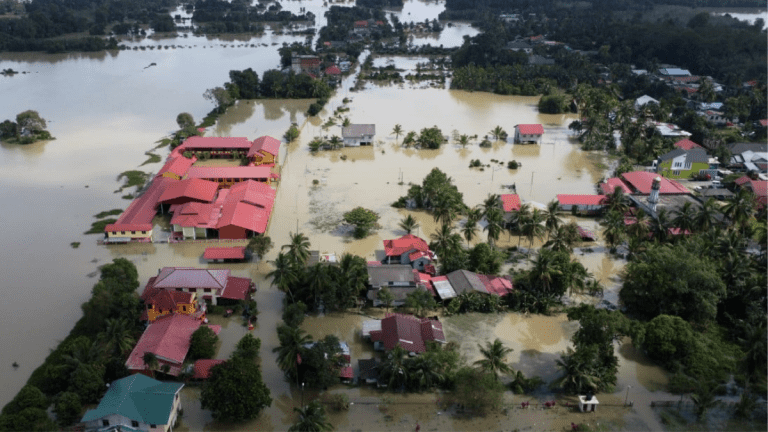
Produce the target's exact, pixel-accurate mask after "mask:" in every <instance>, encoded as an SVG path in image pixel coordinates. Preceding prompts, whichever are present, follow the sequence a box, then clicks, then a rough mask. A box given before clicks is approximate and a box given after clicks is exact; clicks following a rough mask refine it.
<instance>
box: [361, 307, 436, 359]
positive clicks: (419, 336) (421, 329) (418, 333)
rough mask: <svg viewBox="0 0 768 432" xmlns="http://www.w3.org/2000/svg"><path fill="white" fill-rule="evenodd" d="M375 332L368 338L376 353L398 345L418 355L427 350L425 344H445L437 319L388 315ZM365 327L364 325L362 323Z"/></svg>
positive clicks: (372, 331) (364, 324)
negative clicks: (432, 342)
mask: <svg viewBox="0 0 768 432" xmlns="http://www.w3.org/2000/svg"><path fill="white" fill-rule="evenodd" d="M374 321H378V322H379V323H380V327H379V326H378V325H375V326H373V327H379V328H380V330H379V329H377V330H371V331H370V333H369V337H370V339H371V341H373V343H374V349H376V350H378V351H390V350H392V349H394V348H395V347H396V346H398V345H400V346H401V347H403V348H404V349H405V350H406V351H408V352H412V353H416V354H420V353H423V352H425V351H426V350H427V342H429V341H434V342H438V343H446V340H445V334H444V333H443V323H441V322H440V321H439V320H437V319H427V318H417V317H415V316H413V315H403V314H396V313H389V314H387V315H386V317H385V318H384V319H382V320H374ZM363 326H364V327H365V326H366V323H363Z"/></svg>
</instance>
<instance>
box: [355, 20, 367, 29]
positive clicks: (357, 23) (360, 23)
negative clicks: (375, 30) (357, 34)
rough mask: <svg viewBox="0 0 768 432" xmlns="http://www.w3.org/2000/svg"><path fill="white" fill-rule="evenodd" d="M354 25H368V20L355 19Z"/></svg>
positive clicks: (357, 26) (358, 26)
mask: <svg viewBox="0 0 768 432" xmlns="http://www.w3.org/2000/svg"><path fill="white" fill-rule="evenodd" d="M354 27H355V28H365V27H368V21H363V20H361V21H355V23H354Z"/></svg>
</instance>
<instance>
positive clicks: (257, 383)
mask: <svg viewBox="0 0 768 432" xmlns="http://www.w3.org/2000/svg"><path fill="white" fill-rule="evenodd" d="M200 404H201V405H202V407H203V409H207V410H211V414H212V415H213V418H214V419H216V420H220V421H243V420H250V419H253V418H256V417H258V416H259V414H260V413H261V411H262V410H263V409H264V408H267V407H269V406H271V405H272V397H271V395H270V392H269V388H268V387H267V386H266V384H264V381H263V379H262V376H261V368H259V366H258V364H257V363H256V362H255V361H253V360H250V359H246V358H244V357H240V356H235V357H233V358H231V359H229V360H227V361H226V362H224V363H221V364H218V365H216V366H214V367H213V368H212V369H211V376H210V378H208V380H207V381H206V382H205V384H203V390H202V392H201V393H200Z"/></svg>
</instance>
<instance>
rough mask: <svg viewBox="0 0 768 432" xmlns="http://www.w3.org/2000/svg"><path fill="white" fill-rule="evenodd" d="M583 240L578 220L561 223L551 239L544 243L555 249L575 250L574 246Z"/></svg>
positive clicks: (545, 245)
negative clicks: (577, 223) (578, 227)
mask: <svg viewBox="0 0 768 432" xmlns="http://www.w3.org/2000/svg"><path fill="white" fill-rule="evenodd" d="M580 240H581V236H580V235H579V231H578V229H577V225H576V222H570V223H568V224H565V225H561V226H560V227H558V228H555V230H554V231H553V232H552V235H551V237H550V238H549V241H547V243H545V244H544V247H548V248H550V249H552V250H554V251H566V252H569V253H570V252H573V246H574V245H575V244H577V243H578V242H579V241H580Z"/></svg>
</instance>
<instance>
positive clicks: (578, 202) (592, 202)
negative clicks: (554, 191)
mask: <svg viewBox="0 0 768 432" xmlns="http://www.w3.org/2000/svg"><path fill="white" fill-rule="evenodd" d="M557 202H558V208H559V209H560V210H562V211H567V212H577V213H579V214H597V213H600V212H601V211H603V209H604V208H605V203H606V199H605V195H567V194H559V195H557Z"/></svg>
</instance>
